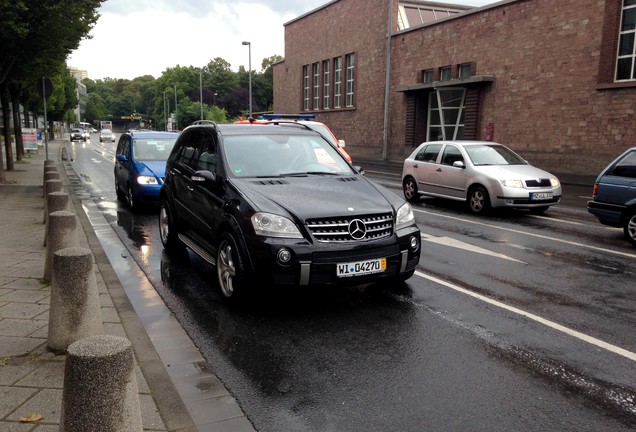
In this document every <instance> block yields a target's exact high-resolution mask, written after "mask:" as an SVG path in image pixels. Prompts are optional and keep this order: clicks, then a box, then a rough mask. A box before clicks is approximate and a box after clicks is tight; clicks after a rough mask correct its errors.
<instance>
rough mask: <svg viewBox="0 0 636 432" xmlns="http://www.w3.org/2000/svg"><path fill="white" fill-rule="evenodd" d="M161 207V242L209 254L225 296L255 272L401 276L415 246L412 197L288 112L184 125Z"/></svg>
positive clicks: (261, 278)
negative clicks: (288, 120) (280, 117)
mask: <svg viewBox="0 0 636 432" xmlns="http://www.w3.org/2000/svg"><path fill="white" fill-rule="evenodd" d="M159 212H160V215H159V230H160V236H161V241H162V243H163V245H164V247H165V248H166V249H167V250H168V251H170V250H174V249H179V248H183V246H184V245H185V246H188V247H189V248H191V249H192V250H193V251H194V252H196V253H197V254H198V255H200V256H201V257H202V258H203V259H204V260H206V261H208V262H209V263H210V264H212V265H214V266H216V271H217V276H218V282H219V287H220V290H221V292H222V294H223V295H224V296H225V297H226V298H228V299H231V298H235V297H237V296H239V297H240V296H241V294H242V293H244V292H245V291H246V289H247V288H248V287H255V286H258V285H265V284H277V285H296V286H298V285H300V286H308V285H325V284H344V283H354V284H355V283H362V282H371V281H382V280H384V281H387V282H390V283H396V284H400V283H401V282H402V281H404V280H406V279H408V278H409V277H411V276H412V275H413V273H414V272H415V268H416V266H417V264H418V262H419V258H420V231H419V229H418V227H417V226H416V224H415V218H414V214H413V210H412V208H411V206H410V205H409V204H408V203H407V202H406V201H405V200H404V199H403V198H402V197H400V196H398V195H396V194H395V193H393V192H391V191H389V190H387V189H385V188H383V187H382V186H380V185H378V184H376V183H373V182H371V181H370V180H368V179H366V178H365V177H364V176H363V175H362V174H361V173H360V172H359V171H358V170H356V169H355V168H354V167H352V166H351V165H350V164H349V163H348V162H347V161H346V160H345V159H344V157H343V156H342V154H341V153H340V152H338V150H337V149H336V148H335V147H334V146H333V145H332V144H331V143H329V142H328V141H327V140H326V139H325V138H324V137H322V136H321V135H320V134H319V133H317V132H315V131H313V130H311V129H310V128H309V127H307V126H304V125H302V124H297V123H292V124H281V125H273V124H272V125H262V127H251V126H250V125H236V124H233V125H217V124H214V123H212V122H208V121H199V122H195V123H194V124H193V125H191V126H189V127H187V128H186V129H184V130H183V132H182V133H181V136H180V137H179V139H178V140H177V143H176V144H175V146H174V148H173V150H172V153H171V154H170V157H169V158H168V162H167V166H166V179H165V182H164V185H163V186H162V188H161V204H160V210H159Z"/></svg>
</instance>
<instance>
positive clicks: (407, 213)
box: [395, 203, 415, 231]
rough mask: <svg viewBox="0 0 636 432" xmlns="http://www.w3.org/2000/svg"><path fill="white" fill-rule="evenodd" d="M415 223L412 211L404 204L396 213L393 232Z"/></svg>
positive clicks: (407, 204) (408, 205)
mask: <svg viewBox="0 0 636 432" xmlns="http://www.w3.org/2000/svg"><path fill="white" fill-rule="evenodd" d="M414 223H415V215H414V214H413V209H412V208H411V205H410V204H409V203H405V204H404V205H403V206H402V207H400V208H399V209H398V211H397V217H396V220H395V230H396V231H397V230H399V229H402V228H406V227H408V226H411V225H413V224H414Z"/></svg>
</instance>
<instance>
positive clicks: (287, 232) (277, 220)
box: [252, 213, 303, 238]
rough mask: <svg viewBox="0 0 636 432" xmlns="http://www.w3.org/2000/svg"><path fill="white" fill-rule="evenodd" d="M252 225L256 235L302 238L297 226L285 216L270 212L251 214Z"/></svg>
mask: <svg viewBox="0 0 636 432" xmlns="http://www.w3.org/2000/svg"><path fill="white" fill-rule="evenodd" d="M252 226H253V227H254V232H256V235H261V236H265V237H285V238H303V236H302V234H301V233H300V231H298V227H297V226H296V224H294V223H293V222H292V221H291V220H289V219H287V218H286V217H283V216H279V215H275V214H271V213H255V214H254V215H252Z"/></svg>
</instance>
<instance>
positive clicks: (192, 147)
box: [178, 129, 202, 170]
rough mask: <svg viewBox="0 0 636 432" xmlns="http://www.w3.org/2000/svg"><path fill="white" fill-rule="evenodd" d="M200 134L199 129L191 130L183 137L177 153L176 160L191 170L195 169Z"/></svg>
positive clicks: (200, 140)
mask: <svg viewBox="0 0 636 432" xmlns="http://www.w3.org/2000/svg"><path fill="white" fill-rule="evenodd" d="M201 144H202V134H201V131H198V130H196V129H195V130H192V131H190V132H189V133H188V135H187V136H186V137H184V144H183V147H182V148H181V153H180V154H179V158H178V162H180V163H182V164H183V165H186V166H188V167H190V168H192V169H193V170H196V169H197V165H196V164H197V160H198V159H199V153H200V151H201Z"/></svg>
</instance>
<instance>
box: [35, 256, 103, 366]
mask: <svg viewBox="0 0 636 432" xmlns="http://www.w3.org/2000/svg"><path fill="white" fill-rule="evenodd" d="M103 333H104V328H103V325H102V314H101V311H100V308H99V293H98V292H97V282H96V279H95V270H94V269H93V255H92V254H91V251H90V250H88V249H84V248H81V247H69V248H65V249H60V250H58V251H57V252H55V253H54V254H53V283H52V284H51V306H50V309H49V334H48V343H47V348H48V349H49V351H52V352H54V353H57V354H63V353H65V352H66V350H67V349H68V347H69V345H71V344H72V343H74V342H77V341H78V340H80V339H83V338H86V337H88V336H95V335H101V334H103Z"/></svg>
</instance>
